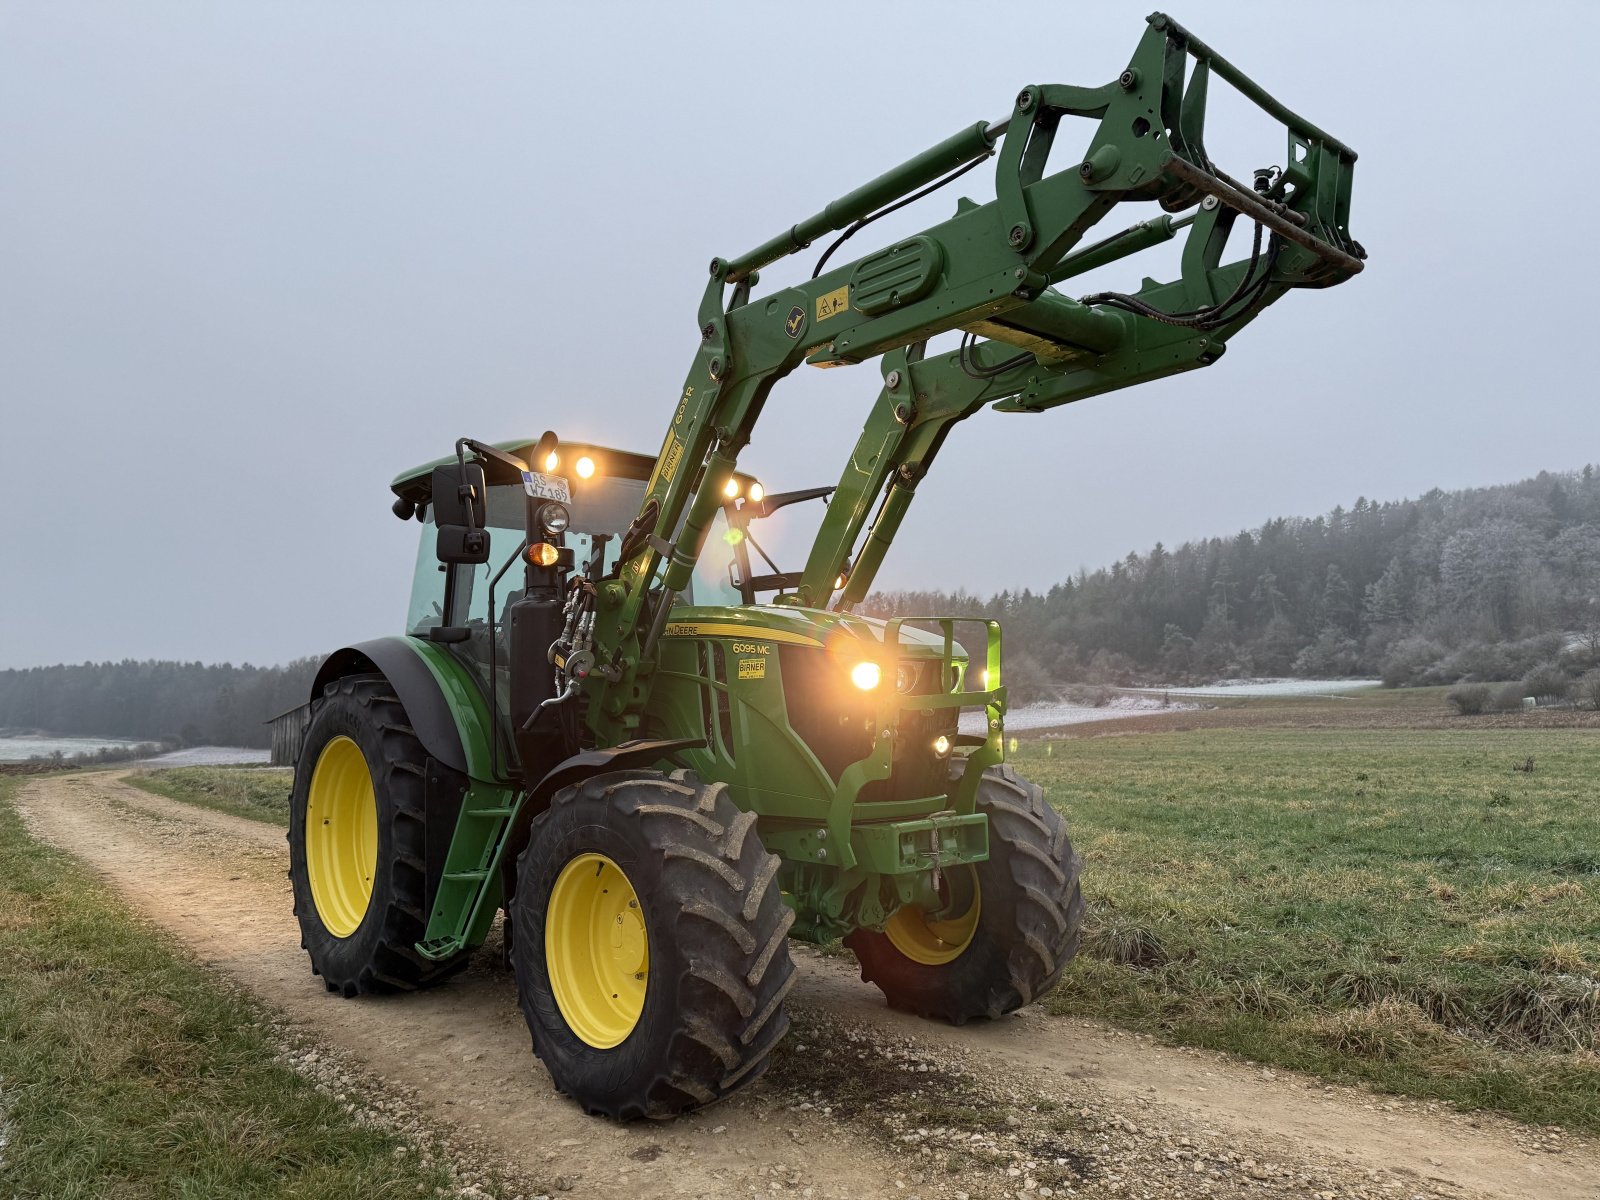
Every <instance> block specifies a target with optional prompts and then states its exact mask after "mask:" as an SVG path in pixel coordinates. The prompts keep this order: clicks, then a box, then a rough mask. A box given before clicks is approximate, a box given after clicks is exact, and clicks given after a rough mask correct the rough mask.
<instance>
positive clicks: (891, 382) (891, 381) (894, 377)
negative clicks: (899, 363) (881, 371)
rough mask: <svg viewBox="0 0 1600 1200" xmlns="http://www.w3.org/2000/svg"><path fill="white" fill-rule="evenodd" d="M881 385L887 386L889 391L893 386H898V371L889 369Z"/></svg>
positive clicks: (892, 389) (893, 388)
mask: <svg viewBox="0 0 1600 1200" xmlns="http://www.w3.org/2000/svg"><path fill="white" fill-rule="evenodd" d="M883 386H884V387H886V388H888V389H889V390H890V391H891V392H892V391H894V390H895V388H897V387H899V386H900V372H899V371H890V372H889V374H888V376H887V377H886V378H885V379H884V381H883Z"/></svg>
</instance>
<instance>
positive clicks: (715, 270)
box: [711, 258, 722, 275]
mask: <svg viewBox="0 0 1600 1200" xmlns="http://www.w3.org/2000/svg"><path fill="white" fill-rule="evenodd" d="M711 274H712V275H721V274H722V260H721V259H720V258H713V259H712V260H711Z"/></svg>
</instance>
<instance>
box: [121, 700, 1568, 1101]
mask: <svg viewBox="0 0 1600 1200" xmlns="http://www.w3.org/2000/svg"><path fill="white" fill-rule="evenodd" d="M1010 758H1011V762H1012V763H1013V765H1014V766H1015V767H1016V768H1017V769H1018V770H1019V771H1021V772H1022V773H1023V774H1025V775H1028V776H1030V777H1031V778H1033V779H1035V780H1037V781H1038V782H1039V783H1041V784H1043V785H1044V786H1045V788H1046V790H1047V792H1048V794H1049V796H1050V798H1051V800H1052V802H1054V803H1056V804H1057V805H1059V806H1060V807H1061V808H1062V810H1063V811H1064V812H1065V813H1066V814H1067V817H1068V820H1069V822H1070V828H1071V830H1072V834H1073V839H1074V842H1075V843H1076V844H1077V846H1078V848H1079V850H1080V852H1081V853H1082V854H1083V856H1084V859H1085V871H1084V890H1085V895H1086V896H1087V897H1088V900H1089V918H1088V927H1087V930H1086V935H1085V940H1084V947H1083V951H1082V953H1081V954H1080V956H1079V958H1078V960H1077V961H1076V962H1075V963H1074V964H1073V966H1072V967H1070V968H1069V969H1068V971H1067V972H1066V975H1065V976H1064V978H1063V981H1062V984H1061V986H1060V987H1059V988H1058V989H1057V991H1056V992H1055V993H1054V994H1053V995H1052V996H1051V997H1050V998H1049V999H1048V1000H1047V1001H1046V1004H1047V1006H1048V1007H1049V1008H1050V1009H1051V1011H1054V1012H1057V1013H1062V1014H1070V1015H1074V1016H1084V1017H1098V1018H1103V1019H1106V1020H1109V1021H1113V1022H1116V1023H1118V1024H1121V1025H1123V1026H1126V1027H1130V1028H1134V1029H1138V1030H1141V1031H1145V1032H1150V1033H1154V1034H1156V1035H1158V1036H1160V1037H1162V1038H1163V1039H1166V1040H1170V1041H1174V1042H1179V1043H1188V1044H1193V1045H1201V1046H1206V1047H1211V1048H1214V1049H1220V1050H1228V1051H1234V1052H1237V1053H1239V1054H1241V1055H1244V1056H1247V1057H1249V1058H1251V1059H1254V1060H1257V1061H1259V1062H1262V1063H1265V1064H1270V1065H1277V1066H1286V1067H1292V1068H1295V1069H1299V1070H1304V1071H1309V1072H1313V1073H1316V1074H1319V1075H1322V1076H1325V1077H1327V1078H1330V1079H1335V1080H1342V1081H1346V1082H1354V1081H1364V1082H1366V1083H1369V1084H1371V1085H1373V1086H1376V1087H1379V1088H1381V1089H1386V1090H1391V1091H1394V1092H1398V1093H1406V1094H1410V1095H1414V1096H1419V1097H1423V1098H1430V1099H1439V1100H1447V1101H1451V1102H1454V1103H1457V1104H1459V1105H1461V1106H1463V1107H1466V1108H1489V1109H1497V1110H1499V1111H1502V1112H1505V1113H1507V1114H1510V1115H1512V1116H1515V1117H1518V1118H1521V1119H1523V1120H1527V1121H1534V1122H1539V1123H1549V1124H1560V1125H1563V1126H1567V1127H1570V1128H1574V1129H1586V1130H1591V1131H1594V1130H1600V1053H1597V1051H1600V982H1597V981H1600V808H1597V799H1600V789H1597V786H1596V785H1597V781H1600V714H1594V713H1589V714H1580V713H1528V714H1512V715H1504V716H1499V717H1482V718H1473V717H1458V716H1454V715H1453V714H1451V713H1450V711H1449V709H1448V708H1447V706H1446V704H1445V700H1444V689H1420V690H1417V691H1405V692H1381V691H1372V692H1363V693H1358V694H1355V695H1352V696H1350V697H1344V698H1263V699H1253V700H1230V701H1225V702H1222V703H1221V704H1219V705H1218V706H1216V707H1213V708H1208V709H1205V710H1201V711H1180V712H1170V713H1165V714H1161V715H1159V716H1150V717H1139V718H1134V719H1131V720H1130V719H1126V718H1124V719H1121V720H1116V721H1108V722H1104V723H1102V724H1097V725H1079V726H1074V727H1072V729H1071V730H1069V731H1066V732H1065V733H1063V734H1061V735H1058V736H1040V735H1033V734H1023V735H1022V736H1021V740H1020V742H1019V745H1018V748H1017V749H1016V750H1015V751H1014V752H1012V754H1011V755H1010ZM1530 759H1531V760H1532V768H1533V769H1532V770H1531V771H1528V770H1526V769H1520V768H1526V767H1527V766H1528V762H1529V760H1530ZM129 782H132V783H137V784H139V785H140V786H143V787H145V788H147V789H148V790H151V791H156V792H159V793H160V794H163V795H166V796H169V797H171V798H174V799H180V800H188V801H191V802H198V803H201V804H204V805H206V806H208V807H213V808H220V809H223V810H225V811H231V812H234V813H237V814H239V815H247V816H254V817H257V818H258V819H262V820H267V821H276V822H279V823H284V822H286V821H287V792H288V788H289V775H288V773H287V772H283V771H263V770H248V769H247V770H238V771H230V770H226V769H218V768H185V769H177V770H171V771H162V772H150V773H147V774H143V775H133V776H130V777H129Z"/></svg>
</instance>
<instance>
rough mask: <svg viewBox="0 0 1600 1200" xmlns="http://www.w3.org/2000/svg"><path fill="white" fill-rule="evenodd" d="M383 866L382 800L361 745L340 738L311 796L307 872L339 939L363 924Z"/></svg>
mask: <svg viewBox="0 0 1600 1200" xmlns="http://www.w3.org/2000/svg"><path fill="white" fill-rule="evenodd" d="M377 869H378V801H377V798H376V797H375V796H374V795H373V791H372V772H371V771H370V770H368V769H367V760H366V756H365V755H363V754H362V753H361V747H360V746H358V745H356V744H355V743H354V742H353V741H351V740H350V739H349V738H347V737H343V736H340V737H336V738H334V739H333V740H332V741H330V742H329V743H328V744H327V745H326V746H324V747H323V748H322V753H321V754H320V755H318V756H317V765H316V768H315V769H314V770H313V771H312V772H311V790H310V793H309V795H308V796H307V797H306V875H307V876H308V877H309V878H310V880H311V899H312V902H313V903H315V904H316V906H317V916H318V917H320V918H321V919H322V924H323V926H324V927H325V928H326V929H327V931H328V932H329V933H331V934H333V936H334V937H341V938H344V937H349V936H350V935H351V934H352V933H354V932H355V931H356V930H357V929H358V928H360V926H361V920H362V918H363V917H365V916H366V915H367V905H368V904H370V903H371V902H372V876H373V874H374V873H375V872H376V871H377Z"/></svg>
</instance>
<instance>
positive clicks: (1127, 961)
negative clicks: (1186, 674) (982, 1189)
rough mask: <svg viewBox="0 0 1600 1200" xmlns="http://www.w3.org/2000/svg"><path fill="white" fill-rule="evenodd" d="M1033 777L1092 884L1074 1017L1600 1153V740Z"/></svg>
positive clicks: (1208, 750)
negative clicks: (1501, 1119) (1549, 1127)
mask: <svg viewBox="0 0 1600 1200" xmlns="http://www.w3.org/2000/svg"><path fill="white" fill-rule="evenodd" d="M1529 757H1531V758H1532V759H1533V761H1534V770H1533V772H1532V773H1531V774H1530V773H1526V772H1524V771H1518V770H1513V767H1514V766H1518V765H1521V764H1524V763H1525V761H1526V760H1527V759H1528V758H1529ZM1011 758H1012V761H1013V763H1014V765H1016V767H1017V768H1018V769H1019V770H1020V771H1022V772H1023V773H1024V774H1026V775H1029V776H1030V777H1032V778H1034V779H1036V780H1037V781H1038V782H1039V783H1041V784H1043V785H1044V786H1045V788H1046V790H1047V792H1048V793H1049V795H1050V797H1051V799H1052V801H1054V802H1055V803H1056V804H1058V805H1059V806H1060V807H1061V808H1062V809H1063V810H1064V811H1065V812H1066V813H1067V815H1068V818H1069V821H1070V824H1071V828H1072V831H1073V837H1074V842H1075V844H1076V845H1077V846H1078V848H1079V850H1080V852H1081V853H1082V854H1083V857H1084V860H1085V873H1084V889H1085V894H1086V895H1087V897H1088V900H1089V919H1088V927H1087V930H1086V936H1085V943H1084V949H1083V953H1082V954H1081V955H1080V956H1079V958H1078V960H1077V962H1075V963H1074V965H1073V966H1072V967H1070V968H1069V969H1068V971H1067V973H1066V975H1065V977H1064V979H1063V982H1062V984H1061V987H1060V988H1059V989H1058V990H1057V991H1056V992H1055V993H1054V994H1053V995H1052V996H1051V998H1050V1001H1049V1003H1050V1004H1051V1006H1052V1007H1053V1008H1054V1009H1055V1010H1056V1011H1058V1012H1063V1013H1072V1014H1079V1015H1085V1016H1095V1017H1102V1018H1106V1019H1109V1020H1112V1021H1115V1022H1118V1023H1119V1024H1123V1025H1127V1026H1131V1027H1134V1028H1138V1029H1143V1030H1149V1031H1153V1032H1156V1033H1159V1034H1161V1035H1163V1036H1164V1037H1166V1038H1168V1039H1170V1040H1173V1041H1177V1042H1187V1043H1191V1044H1196V1045H1202V1046H1209V1047H1213V1048H1217V1049H1222V1050H1230V1051H1235V1052H1237V1053H1239V1054H1242V1055H1246V1056H1248V1057H1250V1058H1253V1059H1256V1060H1259V1061H1262V1062H1267V1063H1274V1064H1279V1065H1283V1066H1287V1067H1292V1068H1298V1069H1301V1070H1307V1071H1312V1072H1315V1073H1317V1074H1320V1075H1323V1076H1327V1077H1330V1078H1335V1079H1344V1080H1352V1081H1353V1080H1361V1081H1365V1082H1367V1083H1370V1084H1373V1085H1375V1086H1377V1087H1379V1088H1382V1089H1387V1090H1391V1091H1394V1092H1402V1093H1409V1094H1412V1095H1416V1096H1422V1097H1433V1098H1439V1099H1443V1100H1449V1101H1452V1102H1455V1103H1457V1104H1460V1105H1462V1106H1464V1107H1479V1108H1492V1109H1499V1110H1501V1111H1504V1112H1506V1113H1509V1114H1511V1115H1513V1116H1516V1117H1519V1118H1522V1119H1524V1120H1529V1121H1537V1122H1547V1123H1552V1122H1553V1123H1560V1124H1563V1125H1567V1126H1571V1127H1574V1128H1582V1129H1587V1130H1600V1055H1597V1053H1596V1050H1597V1048H1600V820H1597V816H1600V809H1597V801H1596V790H1595V784H1596V781H1597V780H1600V732H1594V731H1589V730H1578V729H1573V730H1560V731H1550V730H1504V729H1474V728H1471V727H1468V726H1462V727H1461V728H1460V729H1459V730H1457V729H1455V728H1452V729H1448V730H1421V729H1386V728H1365V729H1353V728H1329V729H1316V730H1294V729H1270V730H1269V729H1260V728H1237V729H1227V728H1223V729H1207V730H1203V731H1192V732H1187V733H1168V734H1161V733H1151V734H1136V735H1131V736H1120V737H1101V738H1093V739H1068V740H1058V741H1054V742H1053V743H1050V744H1049V745H1048V751H1047V744H1046V743H1044V742H1042V741H1028V742H1024V743H1023V745H1022V747H1021V749H1020V750H1019V752H1018V753H1016V754H1014V755H1012V756H1011Z"/></svg>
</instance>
